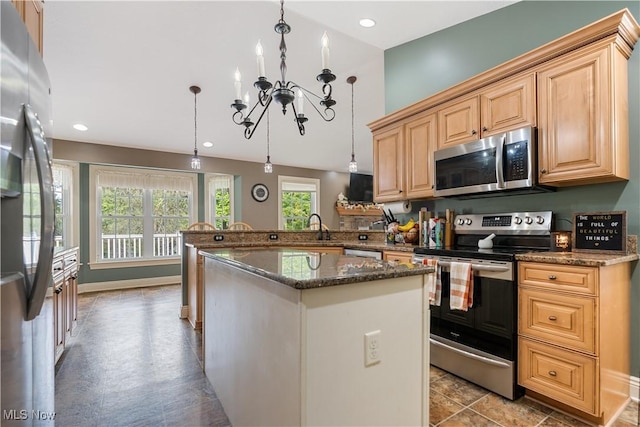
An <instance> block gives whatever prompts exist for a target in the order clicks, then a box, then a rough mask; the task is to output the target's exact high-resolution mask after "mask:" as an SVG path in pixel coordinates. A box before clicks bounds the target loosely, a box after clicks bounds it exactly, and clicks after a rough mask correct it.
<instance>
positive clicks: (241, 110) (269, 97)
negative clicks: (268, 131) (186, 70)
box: [231, 0, 336, 139]
mask: <svg viewBox="0 0 640 427" xmlns="http://www.w3.org/2000/svg"><path fill="white" fill-rule="evenodd" d="M274 29H275V32H276V33H278V34H280V75H281V79H280V80H277V81H276V82H275V84H272V83H271V82H269V80H267V77H266V76H265V71H264V52H263V49H262V43H260V40H258V44H257V46H256V62H257V65H258V80H257V81H256V82H255V83H254V84H253V86H254V87H255V88H256V89H258V100H257V101H256V103H255V104H254V105H253V107H251V109H250V110H248V108H249V94H248V93H247V94H246V95H245V98H244V100H243V99H242V75H241V74H240V70H239V69H238V68H236V72H235V82H234V89H235V92H236V99H235V100H234V102H233V104H231V107H232V108H235V110H236V111H235V112H234V113H233V117H232V118H233V122H234V123H235V124H237V125H242V126H244V128H245V129H244V137H245V138H246V139H250V138H251V137H252V136H253V133H254V132H255V129H256V127H257V126H258V124H260V121H261V120H262V117H263V116H264V113H265V111H267V110H268V109H269V106H270V105H271V101H274V100H275V101H276V102H277V103H278V104H280V105H281V106H282V114H286V113H287V106H288V105H289V104H291V108H292V109H293V115H294V120H295V122H296V124H297V125H298V132H300V135H304V133H305V129H304V124H305V122H306V121H307V120H309V119H308V118H307V117H305V115H304V100H305V98H306V99H307V100H308V101H309V102H310V103H311V105H312V106H313V108H314V109H315V110H316V111H317V112H318V114H319V115H320V117H322V119H323V120H325V121H327V122H330V121H331V120H333V119H334V117H335V115H336V114H335V111H334V110H333V108H332V107H333V106H334V105H335V104H336V101H334V100H333V99H332V98H331V91H332V88H331V82H332V81H334V80H335V79H336V76H335V75H333V74H332V73H331V70H330V69H329V38H328V37H327V33H326V32H325V33H324V35H323V36H322V50H321V54H322V72H321V73H320V74H318V76H316V80H318V81H319V82H322V83H323V85H322V96H319V95H316V94H315V93H313V92H311V91H309V90H307V89H305V88H304V87H302V86H300V85H298V84H297V83H295V82H293V81H287V80H286V74H287V63H286V60H287V44H286V43H285V40H284V35H285V34H288V33H289V32H290V31H291V27H290V26H289V24H287V23H286V22H285V20H284V0H280V19H279V20H278V23H277V24H276V25H275V27H274ZM296 96H297V98H298V102H297V105H296V103H295V102H294V101H295V99H296ZM309 96H312V97H315V98H317V99H319V100H320V105H321V106H322V107H324V110H323V111H320V109H318V107H316V105H315V104H314V103H313V102H312V101H311V99H310V98H309ZM258 106H260V108H261V111H260V113H259V114H260V115H259V116H258V120H257V122H256V123H254V122H253V121H251V114H253V112H254V110H255V109H256V108H258ZM245 110H248V113H246V115H245Z"/></svg>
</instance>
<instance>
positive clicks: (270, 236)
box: [269, 233, 278, 240]
mask: <svg viewBox="0 0 640 427" xmlns="http://www.w3.org/2000/svg"><path fill="white" fill-rule="evenodd" d="M269 240H278V235H277V234H276V233H271V234H269Z"/></svg>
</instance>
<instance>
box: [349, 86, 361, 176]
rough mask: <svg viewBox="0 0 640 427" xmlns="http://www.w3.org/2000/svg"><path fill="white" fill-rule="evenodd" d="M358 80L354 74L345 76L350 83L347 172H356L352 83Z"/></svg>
mask: <svg viewBox="0 0 640 427" xmlns="http://www.w3.org/2000/svg"><path fill="white" fill-rule="evenodd" d="M356 80H358V79H357V78H356V76H350V77H348V78H347V83H349V84H350V85H351V161H350V162H349V172H358V162H356V144H355V138H354V131H353V122H354V120H353V84H354V83H355V82H356Z"/></svg>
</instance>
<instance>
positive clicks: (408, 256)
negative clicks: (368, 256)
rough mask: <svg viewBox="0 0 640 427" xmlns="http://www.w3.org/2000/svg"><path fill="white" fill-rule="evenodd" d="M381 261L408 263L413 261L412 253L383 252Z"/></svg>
mask: <svg viewBox="0 0 640 427" xmlns="http://www.w3.org/2000/svg"><path fill="white" fill-rule="evenodd" d="M382 259H383V260H385V261H395V262H402V263H410V262H412V260H413V253H412V252H402V251H383V252H382Z"/></svg>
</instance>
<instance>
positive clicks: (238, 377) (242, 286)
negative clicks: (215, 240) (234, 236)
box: [200, 248, 433, 426]
mask: <svg viewBox="0 0 640 427" xmlns="http://www.w3.org/2000/svg"><path fill="white" fill-rule="evenodd" d="M200 253H201V254H202V255H203V256H204V322H203V323H204V328H203V355H204V369H205V373H206V375H207V377H208V378H209V380H210V381H211V383H212V384H213V386H214V389H215V391H216V394H217V396H218V398H219V399H220V402H221V403H222V405H223V407H224V409H225V412H226V413H227V416H228V417H229V420H230V421H231V423H232V424H233V425H342V426H344V425H407V426H408V425H428V423H429V416H428V412H429V411H428V407H429V403H428V402H429V399H428V390H429V388H428V372H429V370H428V369H429V353H428V341H427V338H428V331H429V305H428V301H427V298H426V295H425V288H424V287H425V279H426V277H427V275H429V274H431V273H432V271H433V269H432V268H431V267H425V266H419V265H412V264H410V263H397V262H387V261H380V260H375V259H370V258H361V257H353V256H345V255H338V254H330V253H319V252H313V251H305V250H292V249H284V248H271V249H244V250H242V249H239V250H211V251H200Z"/></svg>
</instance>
